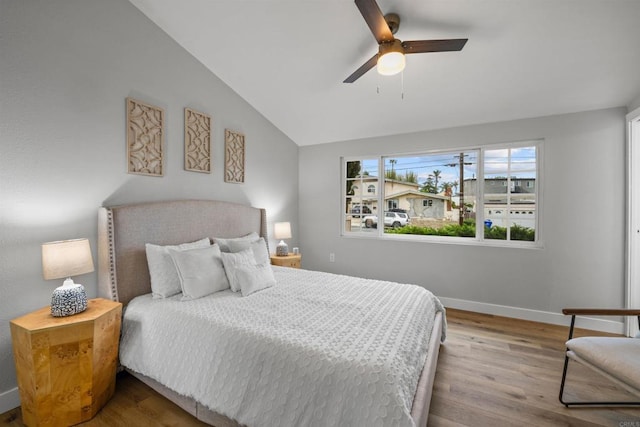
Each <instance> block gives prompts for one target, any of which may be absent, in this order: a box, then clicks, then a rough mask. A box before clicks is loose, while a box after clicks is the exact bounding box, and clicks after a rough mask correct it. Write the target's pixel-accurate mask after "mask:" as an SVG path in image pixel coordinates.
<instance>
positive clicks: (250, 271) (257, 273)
mask: <svg viewBox="0 0 640 427" xmlns="http://www.w3.org/2000/svg"><path fill="white" fill-rule="evenodd" d="M236 278H237V279H238V282H240V291H241V292H242V296H243V297H246V296H248V295H251V294H252V293H254V292H258V291H261V290H262V289H266V288H270V287H271V286H274V285H275V284H276V278H275V277H274V275H273V270H272V269H271V265H270V264H260V265H249V264H243V265H240V266H238V267H237V268H236Z"/></svg>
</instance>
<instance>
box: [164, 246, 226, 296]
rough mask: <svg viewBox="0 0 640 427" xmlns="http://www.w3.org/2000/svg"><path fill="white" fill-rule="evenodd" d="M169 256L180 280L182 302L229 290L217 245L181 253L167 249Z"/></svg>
mask: <svg viewBox="0 0 640 427" xmlns="http://www.w3.org/2000/svg"><path fill="white" fill-rule="evenodd" d="M169 254H170V255H171V258H172V259H173V262H174V264H175V266H176V270H177V271H178V277H179V278H180V286H181V288H182V301H188V300H194V299H198V298H202V297H203V296H205V295H209V294H212V293H214V292H218V291H223V290H225V289H229V281H228V280H227V275H226V274H225V272H224V267H223V266H222V258H221V257H220V254H221V252H220V248H219V247H218V245H212V246H209V247H208V248H198V249H188V250H183V251H177V250H175V249H169Z"/></svg>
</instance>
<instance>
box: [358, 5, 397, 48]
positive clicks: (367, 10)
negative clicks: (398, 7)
mask: <svg viewBox="0 0 640 427" xmlns="http://www.w3.org/2000/svg"><path fill="white" fill-rule="evenodd" d="M355 1H356V6H357V7H358V9H359V10H360V13H361V14H362V17H363V18H364V20H365V22H366V23H367V25H368V26H369V28H370V29H371V32H372V33H373V37H375V39H376V41H377V42H378V44H380V43H382V42H387V41H391V40H393V34H391V29H389V25H388V24H387V21H385V19H384V15H383V14H382V11H381V10H380V7H379V6H378V4H377V3H376V1H375V0H355Z"/></svg>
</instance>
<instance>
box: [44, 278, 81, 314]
mask: <svg viewBox="0 0 640 427" xmlns="http://www.w3.org/2000/svg"><path fill="white" fill-rule="evenodd" d="M86 309H87V294H86V292H85V291H84V286H82V285H81V284H79V283H75V284H73V285H71V286H60V287H58V288H56V289H55V290H54V291H53V295H52V296H51V315H52V316H53V317H64V316H71V315H74V314H78V313H82V312H83V311H85V310H86Z"/></svg>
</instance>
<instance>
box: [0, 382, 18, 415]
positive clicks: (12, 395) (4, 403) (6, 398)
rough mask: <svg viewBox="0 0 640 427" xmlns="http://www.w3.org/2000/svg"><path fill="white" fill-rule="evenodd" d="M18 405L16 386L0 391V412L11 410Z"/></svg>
mask: <svg viewBox="0 0 640 427" xmlns="http://www.w3.org/2000/svg"><path fill="white" fill-rule="evenodd" d="M18 406H20V393H19V392H18V387H14V388H12V389H11V390H7V391H5V392H3V393H0V414H4V413H5V412H7V411H10V410H12V409H13V408H17V407H18Z"/></svg>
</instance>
